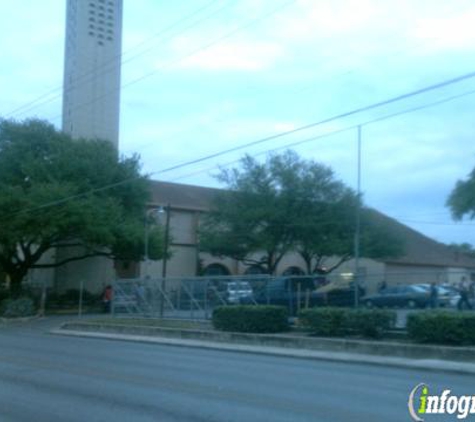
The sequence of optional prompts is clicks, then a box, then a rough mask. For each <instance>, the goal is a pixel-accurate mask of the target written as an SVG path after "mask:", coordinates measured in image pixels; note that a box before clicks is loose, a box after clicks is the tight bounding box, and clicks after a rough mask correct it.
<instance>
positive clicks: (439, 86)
mask: <svg viewBox="0 0 475 422" xmlns="http://www.w3.org/2000/svg"><path fill="white" fill-rule="evenodd" d="M468 75H472V76H471V77H474V76H475V72H473V73H470V74H467V75H464V76H459V77H457V78H453V79H449V80H446V81H444V82H440V83H438V84H435V85H431V86H428V87H426V88H421V89H418V90H416V91H412V92H409V93H406V94H403V95H399V96H397V97H393V98H390V99H388V100H384V101H381V102H378V103H374V104H370V105H368V106H365V107H361V108H359V109H356V110H352V111H349V112H346V113H342V114H340V115H337V116H333V117H330V118H327V119H324V120H321V121H320V122H316V123H312V124H308V125H305V126H301V127H299V128H296V129H293V130H291V131H286V132H281V133H279V134H276V135H273V136H271V137H267V138H263V139H260V140H257V141H254V142H250V143H247V144H243V145H240V146H237V147H234V148H230V149H226V150H223V151H220V152H218V153H215V154H211V155H207V156H204V157H201V158H199V159H196V160H191V161H187V162H184V163H181V164H177V165H174V166H171V167H168V168H165V169H162V170H159V171H155V172H152V173H149V174H148V175H147V176H148V177H151V176H155V175H158V174H163V173H166V172H169V171H172V170H177V169H180V168H183V167H187V166H190V165H193V164H196V163H200V162H203V161H206V160H209V159H211V158H215V157H218V156H222V155H225V154H228V153H230V152H234V151H237V150H240V149H244V148H247V147H249V146H253V145H257V144H260V143H264V142H267V141H269V140H272V139H276V138H279V137H283V136H286V135H289V134H293V133H297V132H299V131H302V130H305V129H308V128H311V127H316V126H318V125H322V124H324V123H327V122H331V121H334V120H337V119H339V118H342V117H341V116H343V117H346V116H349V115H354V114H356V113H358V112H361V111H366V110H370V109H374V108H376V107H382V106H383V105H386V104H390V103H393V102H396V101H400V100H401V99H406V98H410V97H412V96H416V95H420V94H421V93H425V92H428V91H431V90H434V89H438V88H442V87H444V86H447V85H450V84H454V83H456V82H459V81H462V80H465V79H468V78H469V77H468ZM474 93H475V90H471V91H467V92H463V93H461V94H457V95H454V96H451V97H448V98H445V99H442V100H439V101H434V102H432V103H430V104H425V105H421V106H417V107H413V108H411V109H406V110H403V111H400V112H396V113H391V114H389V115H386V116H382V117H378V118H375V119H371V120H368V121H366V122H362V123H359V124H356V125H353V126H351V127H347V128H344V129H339V130H336V131H334V132H332V133H328V134H325V135H320V136H318V137H312V138H308V139H305V140H303V141H298V142H294V143H291V144H288V145H286V147H290V146H295V145H299V144H301V143H304V142H310V141H312V140H315V139H318V138H323V137H326V136H330V135H332V134H336V133H341V132H344V131H348V130H350V129H354V128H355V127H358V126H365V125H369V124H372V123H376V122H379V121H382V120H386V119H389V118H391V117H396V116H399V115H402V114H407V113H410V112H414V111H418V110H422V109H424V108H428V107H433V106H435V105H438V104H442V103H446V102H448V101H452V100H455V99H457V98H461V97H463V96H467V95H471V94H474ZM140 177H142V176H139V177H138V178H140ZM138 178H137V177H133V178H129V179H125V180H122V181H120V182H116V183H113V184H109V185H105V186H102V187H100V188H96V189H92V190H89V191H87V192H84V193H80V194H77V195H72V196H68V197H65V198H62V199H58V200H56V201H51V202H47V203H45V204H42V205H39V206H36V207H31V208H27V209H23V210H18V211H15V212H13V213H11V214H10V215H8V216H7V217H6V218H7V219H8V218H11V217H13V216H15V215H17V214H20V213H27V212H33V211H36V210H40V209H44V208H49V207H52V206H56V205H59V204H62V203H65V202H67V201H69V200H73V199H77V198H80V197H82V196H85V195H90V194H93V193H98V192H103V191H105V190H107V189H112V188H114V187H117V186H121V185H124V184H126V183H130V182H132V181H134V180H137V179H138Z"/></svg>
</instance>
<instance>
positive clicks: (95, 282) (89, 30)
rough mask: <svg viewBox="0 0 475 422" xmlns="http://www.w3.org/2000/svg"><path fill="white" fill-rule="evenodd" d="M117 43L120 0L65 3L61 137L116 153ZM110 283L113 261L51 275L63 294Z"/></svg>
mask: <svg viewBox="0 0 475 422" xmlns="http://www.w3.org/2000/svg"><path fill="white" fill-rule="evenodd" d="M121 38H122V0H68V2H67V9H66V48H65V59H64V82H63V131H64V132H66V133H68V134H70V135H71V136H72V137H73V138H76V139H77V138H87V139H95V138H99V139H105V140H108V141H110V142H112V143H113V145H114V146H115V147H116V149H118V146H119V145H118V144H119V109H120V64H121V44H122V39H121ZM74 252H76V253H77V251H74ZM71 253H72V251H67V250H57V251H56V259H57V260H61V259H64V258H66V257H69V256H70V254H71ZM74 254H75V253H73V255H74ZM114 278H115V271H114V267H113V263H112V261H110V260H108V259H105V258H101V257H94V258H88V259H86V260H82V261H76V262H70V263H68V264H66V265H63V266H61V267H58V268H57V269H56V272H55V283H56V285H57V286H58V287H60V288H61V289H68V288H79V286H81V285H83V286H84V287H85V288H86V289H88V290H90V291H98V290H100V289H101V288H102V287H103V286H104V285H105V284H108V283H111V282H112V280H114Z"/></svg>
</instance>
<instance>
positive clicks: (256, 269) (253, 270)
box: [244, 265, 267, 275]
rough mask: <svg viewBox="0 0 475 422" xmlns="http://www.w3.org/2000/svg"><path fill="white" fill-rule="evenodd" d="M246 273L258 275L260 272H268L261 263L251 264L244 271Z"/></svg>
mask: <svg viewBox="0 0 475 422" xmlns="http://www.w3.org/2000/svg"><path fill="white" fill-rule="evenodd" d="M244 274H246V275H258V274H267V273H266V271H265V270H264V268H262V267H261V266H260V265H251V266H250V267H247V268H246V271H244Z"/></svg>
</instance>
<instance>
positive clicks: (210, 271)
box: [203, 263, 231, 277]
mask: <svg viewBox="0 0 475 422" xmlns="http://www.w3.org/2000/svg"><path fill="white" fill-rule="evenodd" d="M203 275H204V276H208V277H212V276H226V275H231V273H230V272H229V270H228V269H227V268H226V267H225V266H224V265H223V264H218V263H214V264H210V265H208V266H207V267H206V268H205V269H204V271H203Z"/></svg>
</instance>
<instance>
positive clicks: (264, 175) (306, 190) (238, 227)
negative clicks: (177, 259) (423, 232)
mask: <svg viewBox="0 0 475 422" xmlns="http://www.w3.org/2000/svg"><path fill="white" fill-rule="evenodd" d="M218 180H220V181H221V182H224V183H225V184H226V186H227V190H225V191H223V192H222V193H221V194H220V195H218V197H217V198H216V201H215V203H214V207H213V210H212V212H211V213H210V214H209V216H208V218H207V219H206V220H205V223H204V225H203V227H202V230H201V248H202V250H205V251H208V252H210V253H211V254H213V255H217V256H227V257H232V258H234V259H237V260H239V261H241V262H243V263H245V264H247V265H260V266H262V267H264V268H265V269H266V270H267V271H268V272H269V273H271V274H272V273H274V272H275V270H276V268H277V265H278V264H279V262H280V261H281V260H282V258H283V256H284V255H285V254H286V253H288V252H290V251H295V252H297V253H299V254H300V256H301V257H302V258H303V260H304V261H305V263H306V267H307V268H306V270H307V272H308V273H309V274H310V273H322V272H325V273H327V272H331V271H333V270H334V269H335V268H338V266H340V265H341V264H342V263H343V262H345V261H347V260H348V259H350V258H352V257H353V252H354V233H355V215H356V214H355V213H356V206H357V204H358V198H357V195H356V194H355V193H354V192H353V191H352V190H351V189H350V188H348V187H347V186H346V185H345V184H344V183H343V182H341V181H339V180H337V179H336V177H335V175H334V173H333V171H332V170H331V168H329V167H327V166H325V165H322V164H320V163H317V162H314V161H311V160H303V159H301V158H300V157H299V156H298V155H297V154H295V153H293V152H291V151H287V152H286V153H284V154H282V155H273V156H270V157H269V158H268V160H267V161H266V162H265V163H259V162H257V161H256V160H255V159H254V158H252V157H250V156H245V157H244V158H243V159H242V160H241V168H240V169H239V168H235V169H232V170H223V171H221V173H220V174H219V175H218ZM373 217H374V216H373V214H372V212H371V210H368V209H363V210H362V227H363V230H362V236H361V244H362V255H363V254H364V256H368V257H383V256H387V255H397V254H398V253H400V250H401V249H400V246H401V243H400V242H399V241H398V240H397V239H396V238H395V237H394V236H392V237H391V236H390V234H389V230H388V229H387V227H386V225H384V224H382V223H381V222H376V220H375V219H374V218H373ZM384 235H388V236H390V237H389V238H386V241H384V242H383V241H380V239H381V236H384ZM391 240H392V241H391ZM375 243H378V248H373V247H372V245H373V244H375ZM330 257H338V259H337V261H336V263H334V264H333V265H332V266H330V267H328V268H326V267H325V264H326V261H328V258H330Z"/></svg>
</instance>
